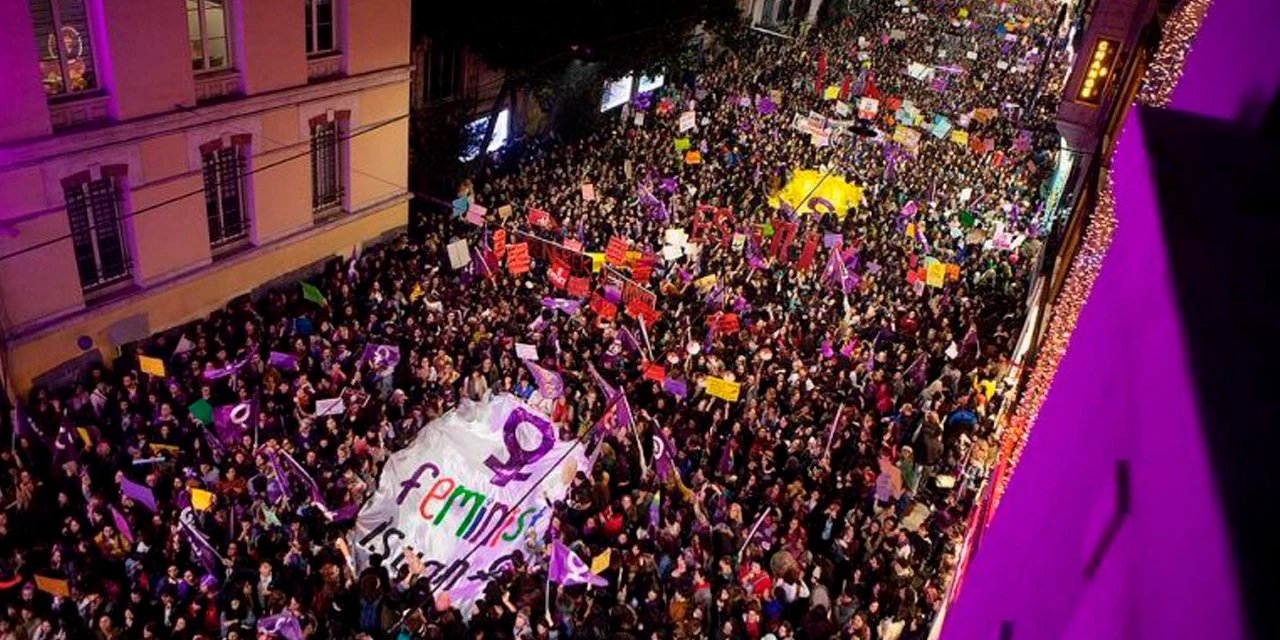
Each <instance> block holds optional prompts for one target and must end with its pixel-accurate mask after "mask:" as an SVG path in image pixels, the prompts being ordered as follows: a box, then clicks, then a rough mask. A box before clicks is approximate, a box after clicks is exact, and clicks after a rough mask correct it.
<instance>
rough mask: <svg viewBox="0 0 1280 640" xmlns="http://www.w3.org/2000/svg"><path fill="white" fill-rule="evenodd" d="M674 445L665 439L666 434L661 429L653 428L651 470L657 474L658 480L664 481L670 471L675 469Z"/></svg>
mask: <svg viewBox="0 0 1280 640" xmlns="http://www.w3.org/2000/svg"><path fill="white" fill-rule="evenodd" d="M675 454H676V448H675V445H673V444H671V441H670V440H668V439H667V434H665V433H663V432H662V429H658V428H656V427H655V428H654V430H653V468H654V470H656V471H657V472H658V478H659V479H660V480H661V479H665V478H666V477H667V476H669V475H670V474H671V470H672V469H674V468H675V466H676V465H675Z"/></svg>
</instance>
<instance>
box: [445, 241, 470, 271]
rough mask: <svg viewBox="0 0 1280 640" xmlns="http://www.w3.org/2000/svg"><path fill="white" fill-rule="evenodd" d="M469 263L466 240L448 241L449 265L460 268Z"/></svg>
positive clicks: (468, 248)
mask: <svg viewBox="0 0 1280 640" xmlns="http://www.w3.org/2000/svg"><path fill="white" fill-rule="evenodd" d="M469 264H471V249H470V247H468V246H467V241H466V240H455V241H453V242H450V243H449V266H450V267H453V268H454V269H461V268H463V267H465V266H467V265H469Z"/></svg>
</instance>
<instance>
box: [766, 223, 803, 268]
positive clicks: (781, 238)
mask: <svg viewBox="0 0 1280 640" xmlns="http://www.w3.org/2000/svg"><path fill="white" fill-rule="evenodd" d="M796 227H797V225H796V223H794V222H787V221H785V220H781V219H779V220H775V221H774V222H773V242H771V243H770V244H769V255H771V256H773V259H774V260H777V261H778V262H781V263H783V264H786V263H787V257H788V253H789V252H790V250H791V241H792V240H795V237H796Z"/></svg>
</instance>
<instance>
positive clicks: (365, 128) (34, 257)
mask: <svg viewBox="0 0 1280 640" xmlns="http://www.w3.org/2000/svg"><path fill="white" fill-rule="evenodd" d="M409 5H410V3H409V0H4V1H3V2H0V327H2V328H3V334H2V335H3V347H4V349H3V351H4V354H3V360H0V361H2V362H3V363H4V367H5V377H6V383H7V384H6V386H7V387H8V388H9V389H10V390H13V391H17V392H23V391H25V390H26V389H29V388H30V387H31V385H32V384H33V383H35V382H38V381H40V380H41V377H42V376H43V375H45V374H46V372H50V371H55V370H57V369H58V368H59V367H61V366H63V365H65V364H67V363H69V362H75V361H77V360H83V359H88V358H92V359H98V358H101V359H102V360H104V361H108V362H109V361H110V360H111V359H112V357H113V356H114V355H115V353H116V350H117V349H118V347H119V346H120V345H122V344H125V343H128V342H132V341H134V340H137V339H139V338H142V337H145V336H147V335H150V334H152V333H155V332H157V331H161V330H164V329H167V328H170V327H173V326H175V325H178V324H181V323H184V322H187V321H190V320H193V319H195V318H198V317H201V316H204V315H206V314H208V313H209V312H210V311H212V310H214V309H216V308H218V307H220V306H221V305H223V304H225V303H226V301H227V300H228V299H230V298H233V297H235V296H237V295H241V294H244V293H247V292H249V291H251V290H253V289H254V288H255V287H257V286H259V285H261V284H263V283H265V282H267V281H268V280H271V279H273V278H275V277H277V276H279V275H280V274H284V273H288V272H291V271H296V270H299V269H303V268H306V267H307V266H309V265H313V264H315V263H317V262H320V261H323V260H325V259H327V258H329V257H331V256H334V255H339V254H341V255H350V254H351V252H352V251H353V250H354V249H355V248H356V247H358V246H359V245H361V244H362V243H365V242H367V241H370V240H373V239H376V238H378V237H380V236H382V235H384V234H386V233H388V232H391V231H393V230H395V229H398V228H401V227H404V226H405V224H406V222H407V215H408V213H407V212H408V197H409V196H408V191H407V189H406V185H407V183H408V175H407V172H408V129H409V120H408V118H409V116H408V112H409V81H410V80H409V76H410V72H409V70H410V67H409V62H410V54H409V26H408V25H409V18H410V15H409V12H410V7H409Z"/></svg>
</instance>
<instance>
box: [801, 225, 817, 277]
mask: <svg viewBox="0 0 1280 640" xmlns="http://www.w3.org/2000/svg"><path fill="white" fill-rule="evenodd" d="M817 252H818V234H817V233H816V232H812V231H811V232H809V236H808V237H807V238H805V241H804V249H802V250H801V251H800V261H799V262H797V263H796V269H799V270H800V271H808V270H809V267H812V266H813V255H814V254H815V253H817Z"/></svg>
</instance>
